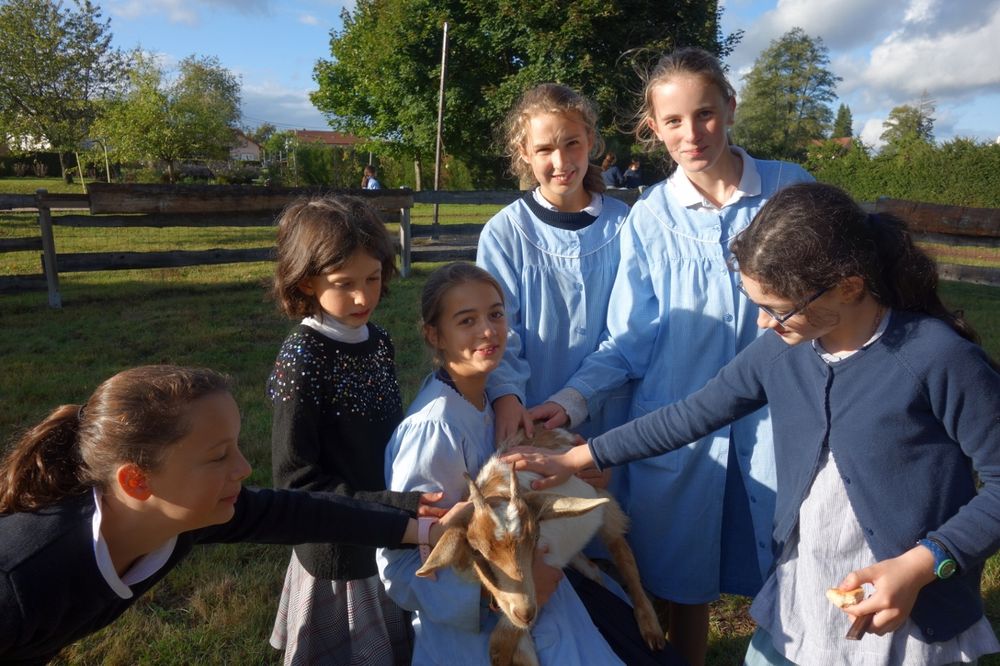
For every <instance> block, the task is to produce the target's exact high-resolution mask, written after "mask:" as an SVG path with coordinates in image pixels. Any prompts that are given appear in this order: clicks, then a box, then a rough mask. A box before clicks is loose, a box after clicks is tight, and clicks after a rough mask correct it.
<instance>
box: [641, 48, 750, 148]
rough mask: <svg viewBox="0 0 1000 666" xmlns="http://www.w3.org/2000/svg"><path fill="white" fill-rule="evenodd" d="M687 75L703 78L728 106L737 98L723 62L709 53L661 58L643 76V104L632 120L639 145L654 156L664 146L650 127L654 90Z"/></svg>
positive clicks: (684, 50) (691, 52)
mask: <svg viewBox="0 0 1000 666" xmlns="http://www.w3.org/2000/svg"><path fill="white" fill-rule="evenodd" d="M685 75H687V76H699V77H701V78H702V80H704V81H705V82H707V83H709V84H711V85H713V86H715V87H716V88H717V89H718V90H719V93H721V94H722V99H723V100H724V101H725V102H729V100H731V99H732V98H734V97H736V90H735V89H734V88H733V85H732V84H731V83H729V79H727V78H726V73H725V71H724V70H723V69H722V64H721V63H719V59H718V58H716V57H715V56H714V55H712V54H711V53H709V52H708V51H706V50H705V49H700V48H696V47H692V46H686V47H684V48H680V49H677V50H676V51H673V52H672V53H668V54H666V55H665V56H663V57H661V58H660V60H659V61H658V62H657V63H656V65H655V66H654V67H653V68H652V69H651V70H649V71H648V72H646V73H645V74H640V76H641V77H642V83H643V89H642V102H641V103H640V106H639V110H638V111H636V113H635V116H634V117H633V118H632V121H633V130H632V131H633V133H634V134H635V138H636V141H637V142H638V143H639V144H640V145H641V146H642V147H643V148H644V149H645V150H646V152H653V151H654V150H655V149H656V148H658V147H659V146H660V139H659V138H658V137H657V136H656V134H655V133H654V132H653V130H652V129H651V128H650V127H649V124H650V122H651V121H653V120H655V118H654V109H653V90H654V89H655V88H656V87H657V86H659V85H662V84H664V83H668V82H669V81H670V80H671V79H673V78H674V77H677V76H685Z"/></svg>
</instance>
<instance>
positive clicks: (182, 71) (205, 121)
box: [98, 53, 240, 182]
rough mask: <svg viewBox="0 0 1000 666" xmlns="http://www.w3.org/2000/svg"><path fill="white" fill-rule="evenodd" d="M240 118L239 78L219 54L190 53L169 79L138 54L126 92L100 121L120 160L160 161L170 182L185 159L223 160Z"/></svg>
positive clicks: (233, 138) (232, 140)
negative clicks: (201, 56) (202, 56)
mask: <svg viewBox="0 0 1000 666" xmlns="http://www.w3.org/2000/svg"><path fill="white" fill-rule="evenodd" d="M239 119H240V82H239V79H238V78H236V76H234V75H233V74H232V73H231V72H230V71H229V70H227V69H225V68H224V67H223V66H222V65H221V64H220V63H219V60H218V59H217V58H214V57H205V58H197V57H195V56H188V57H187V58H185V59H184V60H182V61H181V62H180V65H179V68H178V73H177V75H176V77H174V78H173V79H170V78H168V77H167V75H166V73H165V72H164V71H163V70H162V69H161V68H160V67H159V65H157V64H156V63H155V62H154V61H153V60H152V59H150V58H149V57H148V56H144V55H142V54H139V53H137V54H136V55H135V64H134V66H133V67H132V69H131V70H130V72H129V85H128V89H127V91H126V92H125V93H124V95H123V96H122V97H121V98H120V99H118V100H116V101H114V102H113V103H111V104H110V105H109V106H108V108H107V110H106V111H105V112H104V114H102V117H101V119H100V120H99V121H98V126H99V127H100V130H101V132H103V134H104V135H105V136H106V137H107V140H108V146H109V149H110V150H112V151H113V152H114V153H115V155H116V156H117V157H118V158H119V159H122V160H162V161H163V162H165V163H166V166H167V175H168V177H169V178H170V181H171V182H174V181H175V180H176V173H175V170H174V165H175V163H176V162H177V161H178V160H180V159H182V158H195V159H213V158H216V159H225V158H226V157H227V155H228V152H229V149H230V148H231V147H232V146H233V144H234V143H235V136H236V135H235V128H236V127H237V123H238V121H239Z"/></svg>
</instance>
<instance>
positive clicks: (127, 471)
mask: <svg viewBox="0 0 1000 666" xmlns="http://www.w3.org/2000/svg"><path fill="white" fill-rule="evenodd" d="M116 480H117V481H118V486H119V487H120V488H121V489H122V492H124V493H125V494H126V495H128V496H129V497H131V498H133V499H137V500H139V501H141V502H145V501H146V500H147V499H149V496H150V495H152V494H153V491H151V490H150V489H149V482H148V479H147V477H146V473H145V472H143V471H142V470H141V469H140V468H139V466H138V465H136V464H135V463H126V464H124V465H122V466H121V467H119V468H118V474H117V479H116Z"/></svg>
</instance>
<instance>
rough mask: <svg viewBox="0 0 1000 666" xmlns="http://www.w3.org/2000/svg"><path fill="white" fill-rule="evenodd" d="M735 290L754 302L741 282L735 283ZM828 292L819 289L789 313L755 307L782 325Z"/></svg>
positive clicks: (826, 289)
mask: <svg viewBox="0 0 1000 666" xmlns="http://www.w3.org/2000/svg"><path fill="white" fill-rule="evenodd" d="M736 288H737V289H739V290H740V293H742V294H743V295H744V296H746V297H747V300H748V301H750V302H751V303H753V302H754V300H753V299H752V298H750V294H748V293H747V290H746V289H744V288H743V282H742V280H741V281H739V282H737V283H736ZM828 291H830V288H829V287H824V288H822V289H820V290H819V291H817V292H816V293H815V294H813V295H812V296H810V297H809V298H807V299H806V300H805V301H804V302H803V303H802V305H800V306H799V307H797V308H795V309H794V310H791V311H789V312H786V313H784V314H778V313H777V312H775V311H774V310H772V309H771V308H769V307H767V306H766V305H760V304H757V307H758V308H760V309H761V310H763V311H764V312H766V313H767V316H769V317H770V318H771V319H773V320H774V321H776V322H778V323H779V324H784V323H785V322H786V321H788V320H789V319H791V318H792V317H794V316H795V315H797V314H799V313H800V312H802V311H803V310H805V309H806V308H807V307H808V306H809V304H810V303H812V302H813V301H815V300H816V299H817V298H819V297H820V296H822V295H823V294H825V293H826V292H828Z"/></svg>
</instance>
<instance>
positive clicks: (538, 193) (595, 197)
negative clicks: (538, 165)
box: [531, 187, 604, 217]
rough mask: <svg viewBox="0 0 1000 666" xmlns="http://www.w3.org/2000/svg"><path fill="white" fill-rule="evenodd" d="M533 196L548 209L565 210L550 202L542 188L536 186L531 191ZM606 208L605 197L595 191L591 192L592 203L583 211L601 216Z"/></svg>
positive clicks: (582, 211) (540, 204)
mask: <svg viewBox="0 0 1000 666" xmlns="http://www.w3.org/2000/svg"><path fill="white" fill-rule="evenodd" d="M531 196H532V197H533V198H534V199H535V202H536V203H537V204H538V205H539V206H541V207H542V208H547V209H548V210H553V211H555V212H557V213H559V212H563V211H560V210H559V209H558V208H556V207H555V206H554V205H553V204H551V203H549V200H548V199H546V198H545V197H543V196H542V188H540V187H536V188H535V189H534V190H532V191H531ZM602 210H604V197H603V196H601V195H600V194H597V193H595V192H591V193H590V203H589V204H587V205H586V206H585V207H584V208H583V209H582V210H580V212H581V213H587V214H588V215H593V216H594V217H600V216H601V211H602Z"/></svg>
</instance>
